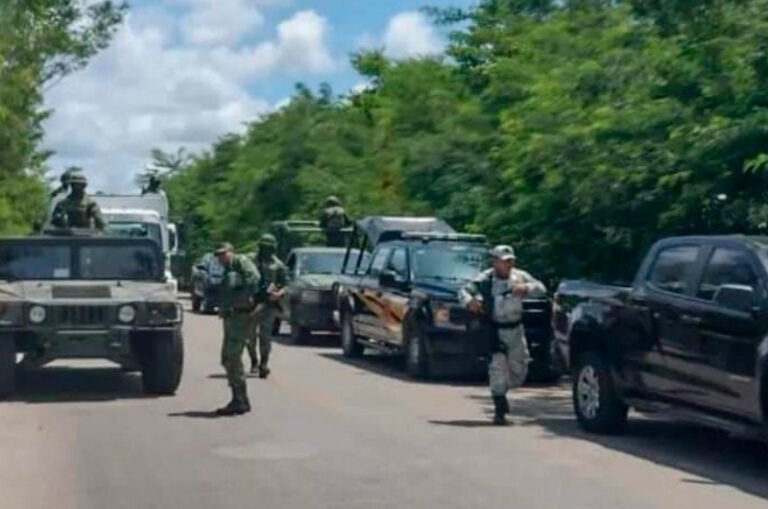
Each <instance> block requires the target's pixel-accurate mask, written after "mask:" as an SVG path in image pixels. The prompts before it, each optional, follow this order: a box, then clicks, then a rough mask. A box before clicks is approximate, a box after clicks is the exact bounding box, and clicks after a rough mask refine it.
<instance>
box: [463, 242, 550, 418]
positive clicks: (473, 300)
mask: <svg viewBox="0 0 768 509" xmlns="http://www.w3.org/2000/svg"><path fill="white" fill-rule="evenodd" d="M491 254H492V255H493V268H492V269H490V270H487V271H485V272H483V273H482V274H480V276H479V277H478V278H477V279H475V280H474V281H472V282H470V283H469V284H467V285H466V286H465V287H464V288H462V289H461V290H460V291H459V301H460V302H461V303H462V304H463V305H464V306H466V307H467V309H468V310H469V311H470V313H472V314H473V315H475V316H476V317H478V318H479V319H482V320H484V321H485V323H486V325H487V326H486V327H483V328H481V330H482V331H483V333H484V334H488V335H490V336H491V337H490V338H486V339H488V340H489V343H490V346H491V348H490V349H491V352H490V353H491V363H490V365H489V367H488V378H489V381H490V389H491V396H493V406H494V417H493V423H494V424H497V425H503V424H506V415H507V414H508V413H509V402H508V400H507V392H508V391H509V390H510V389H515V388H517V387H519V386H521V385H522V384H523V382H524V381H525V377H526V376H527V375H528V362H529V361H530V355H529V353H528V345H527V343H526V340H525V329H524V328H523V299H524V298H526V297H540V296H543V295H544V294H545V293H546V291H547V289H546V287H545V286H544V284H543V283H541V282H540V281H538V280H537V279H535V278H534V277H533V276H531V275H530V274H528V273H527V272H525V271H523V270H520V269H517V268H515V262H516V260H517V258H516V257H515V251H514V250H513V249H512V247H510V246H503V245H502V246H496V247H495V248H493V251H492V252H491Z"/></svg>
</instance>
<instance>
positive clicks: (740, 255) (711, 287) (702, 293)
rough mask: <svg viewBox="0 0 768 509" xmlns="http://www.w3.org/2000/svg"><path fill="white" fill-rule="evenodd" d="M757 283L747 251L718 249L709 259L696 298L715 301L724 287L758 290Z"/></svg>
mask: <svg viewBox="0 0 768 509" xmlns="http://www.w3.org/2000/svg"><path fill="white" fill-rule="evenodd" d="M757 281H758V280H757V275H756V274H755V271H754V270H753V269H752V264H751V263H750V261H749V255H748V253H747V252H746V251H743V250H740V249H733V248H725V247H718V248H717V249H715V250H714V251H713V252H712V256H711V257H710V258H709V262H708V263H707V268H706V269H705V270H704V277H703V278H702V280H701V284H700V285H699V288H698V291H697V292H696V296H697V297H699V298H701V299H707V300H713V299H714V298H715V293H717V290H718V289H719V288H720V287H721V286H723V285H744V286H750V287H752V288H754V289H757V286H758V284H757Z"/></svg>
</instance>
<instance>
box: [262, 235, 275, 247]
mask: <svg viewBox="0 0 768 509" xmlns="http://www.w3.org/2000/svg"><path fill="white" fill-rule="evenodd" d="M259 247H277V239H276V238H275V236H274V235H272V234H271V233H265V234H264V235H262V236H261V237H260V238H259Z"/></svg>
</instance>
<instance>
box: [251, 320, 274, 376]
mask: <svg viewBox="0 0 768 509" xmlns="http://www.w3.org/2000/svg"><path fill="white" fill-rule="evenodd" d="M277 319H278V313H277V311H276V310H275V309H274V308H272V307H265V308H264V309H262V310H261V311H260V312H258V313H256V314H255V315H253V316H252V317H251V322H250V326H249V334H248V355H249V356H250V357H251V362H252V363H253V364H254V365H260V366H264V367H266V366H267V365H268V364H269V354H270V352H272V335H273V334H272V333H273V328H274V326H275V322H276V320H277ZM257 343H258V353H257V352H256V345H257ZM259 359H261V362H259Z"/></svg>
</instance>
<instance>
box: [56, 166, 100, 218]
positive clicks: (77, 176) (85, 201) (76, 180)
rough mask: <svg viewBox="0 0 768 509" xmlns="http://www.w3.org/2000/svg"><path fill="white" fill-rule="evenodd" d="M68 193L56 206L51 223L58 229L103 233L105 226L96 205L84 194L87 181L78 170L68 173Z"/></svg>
mask: <svg viewBox="0 0 768 509" xmlns="http://www.w3.org/2000/svg"><path fill="white" fill-rule="evenodd" d="M68 182H69V187H70V189H71V190H70V193H69V194H68V195H67V197H66V198H64V199H63V200H61V201H60V202H58V203H57V204H56V207H55V208H54V209H53V217H52V218H51V223H52V224H53V226H56V227H58V228H88V229H92V230H100V231H103V230H104V227H105V224H104V218H103V217H102V216H101V209H100V208H99V206H98V204H97V203H96V202H95V201H93V200H91V199H90V198H89V197H88V196H86V194H85V188H86V187H88V180H87V179H86V178H85V175H83V173H82V172H81V171H79V170H73V171H71V172H70V173H69V179H68Z"/></svg>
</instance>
